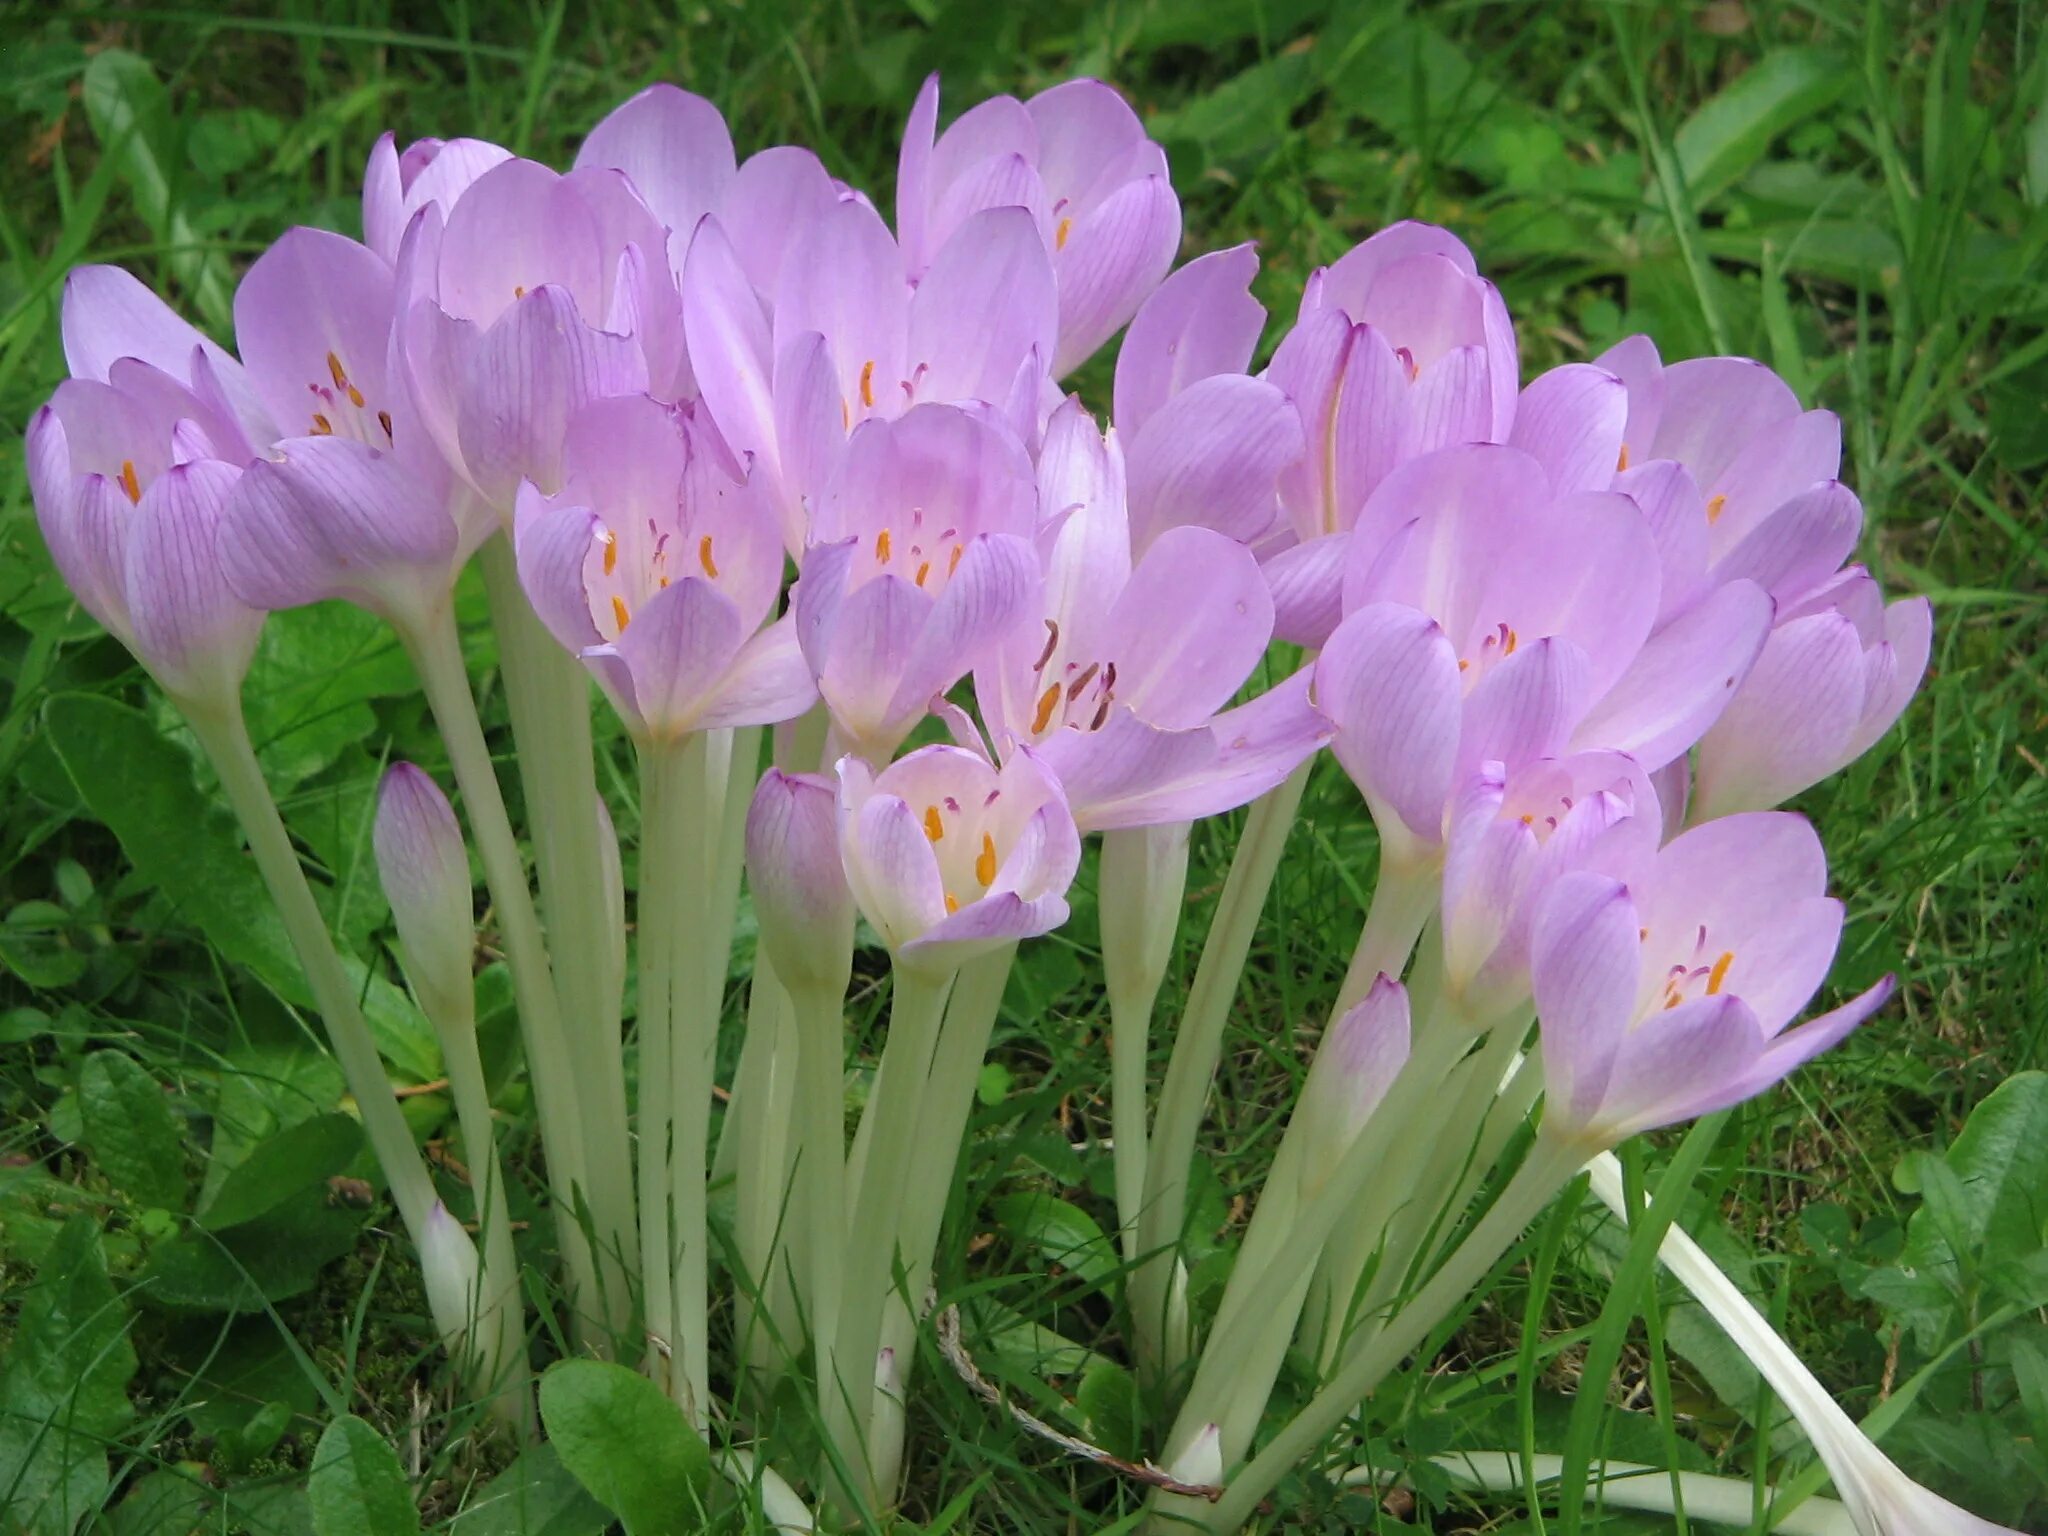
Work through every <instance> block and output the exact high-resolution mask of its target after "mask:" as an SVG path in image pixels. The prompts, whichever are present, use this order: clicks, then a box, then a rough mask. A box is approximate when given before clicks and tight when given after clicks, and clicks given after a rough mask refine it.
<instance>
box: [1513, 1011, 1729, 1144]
mask: <svg viewBox="0 0 2048 1536" xmlns="http://www.w3.org/2000/svg"><path fill="white" fill-rule="evenodd" d="M1763 1048H1764V1032H1763V1030H1762V1028H1761V1027H1759V1025H1758V1024H1757V1020H1756V1015H1755V1014H1753V1013H1752V1012H1750V1010H1749V1007H1748V1005H1747V1004H1745V1003H1744V1002H1743V1000H1742V999H1741V998H1739V997H1734V996H1727V995H1724V996H1721V997H1701V998H1695V999H1694V1000H1693V1001H1691V1002H1689V1003H1681V1004H1679V1005H1678V1006H1677V1007H1676V1008H1673V1009H1671V1010H1670V1011H1669V1012H1667V1013H1661V1014H1658V1015H1656V1016H1655V1017H1653V1018H1650V1019H1646V1020H1645V1021H1644V1022H1643V1023H1642V1024H1641V1025H1639V1026H1638V1027H1637V1028H1636V1029H1634V1030H1632V1031H1630V1032H1629V1034H1628V1035H1627V1036H1626V1037H1625V1038H1624V1039H1623V1041H1622V1043H1621V1049H1620V1051H1619V1052H1617V1053H1616V1056H1615V1060H1614V1071H1613V1073H1612V1074H1611V1075H1610V1076H1609V1077H1608V1080H1607V1088H1606V1092H1605V1094H1604V1095H1603V1097H1602V1101H1601V1104H1600V1109H1599V1112H1598V1113H1597V1115H1596V1116H1595V1117H1594V1120H1595V1127H1594V1128H1595V1130H1596V1131H1598V1132H1601V1133H1603V1134H1601V1136H1600V1139H1601V1140H1602V1141H1603V1142H1607V1143H1609V1144H1613V1143H1617V1142H1620V1141H1624V1140H1626V1139H1627V1138H1628V1137H1630V1136H1633V1135H1635V1134H1636V1133H1637V1132H1639V1131H1647V1130H1653V1129H1655V1128H1656V1127H1658V1126H1663V1125H1675V1124H1676V1123H1678V1122H1679V1121H1681V1120H1690V1119H1692V1118H1694V1117H1695V1116H1698V1115H1704V1114H1708V1113H1711V1112H1712V1111H1713V1110H1716V1109H1722V1108H1725V1107H1726V1106H1727V1105H1729V1104H1732V1103H1734V1102H1736V1098H1743V1097H1747V1095H1745V1094H1740V1093H1736V1097H1735V1098H1731V1097H1730V1096H1729V1095H1730V1094H1731V1093H1735V1090H1736V1085H1737V1084H1739V1083H1741V1082H1743V1081H1744V1080H1745V1078H1746V1077H1747V1076H1748V1075H1749V1074H1750V1073H1751V1072H1752V1071H1753V1069H1754V1067H1755V1065H1756V1062H1757V1059H1758V1058H1759V1057H1760V1056H1761V1055H1762V1054H1763ZM1544 1060H1545V1063H1546V1065H1547V1064H1548V1061H1549V1042H1548V1041H1547V1040H1546V1041H1545V1043H1544Z"/></svg>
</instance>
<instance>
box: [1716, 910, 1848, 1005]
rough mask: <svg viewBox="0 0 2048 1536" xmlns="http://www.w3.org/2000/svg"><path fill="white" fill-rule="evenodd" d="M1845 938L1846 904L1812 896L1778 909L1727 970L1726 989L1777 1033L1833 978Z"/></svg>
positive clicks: (1724, 984)
mask: <svg viewBox="0 0 2048 1536" xmlns="http://www.w3.org/2000/svg"><path fill="white" fill-rule="evenodd" d="M1841 940H1842V904H1841V903H1840V902H1839V901H1836V900H1835V899H1834V898H1833V897H1831V896H1809V897H1806V898H1805V899H1804V900H1801V901H1794V902H1791V903H1789V904H1787V905H1785V906H1782V907H1780V908H1778V909H1777V911H1776V913H1775V914H1774V915H1773V919H1772V921H1771V922H1769V923H1768V924H1764V925H1762V926H1760V927H1758V928H1757V929H1756V930H1755V931H1754V933H1753V934H1752V935H1751V936H1750V937H1749V938H1748V941H1747V942H1746V943H1744V944H1743V946H1742V947H1741V948H1740V949H1739V950H1736V951H1735V952H1734V954H1735V959H1734V960H1733V961H1732V962H1731V963H1730V964H1729V967H1728V969H1727V971H1726V972H1724V973H1723V975H1724V979H1723V982H1722V987H1723V990H1725V991H1728V992H1733V993H1734V994H1735V995H1736V996H1738V997H1740V998H1741V999H1742V1000H1743V1001H1744V1002H1745V1003H1747V1004H1748V1005H1749V1007H1750V1011H1751V1012H1753V1013H1754V1014H1755V1015H1756V1016H1757V1021H1758V1023H1759V1024H1760V1025H1761V1026H1762V1029H1763V1032H1764V1033H1765V1034H1766V1035H1775V1034H1777V1033H1778V1031H1780V1030H1781V1029H1783V1028H1784V1027H1785V1026H1786V1025H1787V1024H1789V1023H1791V1022H1792V1020H1793V1018H1794V1017H1796V1016H1797V1015H1798V1013H1799V1010H1800V1009H1802V1008H1804V1007H1805V1006H1806V1005H1807V1004H1808V1003H1809V1002H1811V1001H1813V995H1814V994H1815V993H1816V992H1818V991H1819V990H1820V985H1821V983H1822V982H1824V981H1826V980H1827V977H1828V968H1829V967H1830V966H1832V965H1833V964H1834V963H1835V950H1836V949H1837V948H1838V947H1839V945H1840V944H1841Z"/></svg>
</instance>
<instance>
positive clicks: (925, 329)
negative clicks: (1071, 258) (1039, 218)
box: [889, 208, 1061, 404]
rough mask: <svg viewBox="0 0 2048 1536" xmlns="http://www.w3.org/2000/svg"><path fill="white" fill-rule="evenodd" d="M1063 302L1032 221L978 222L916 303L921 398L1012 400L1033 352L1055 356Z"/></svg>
mask: <svg viewBox="0 0 2048 1536" xmlns="http://www.w3.org/2000/svg"><path fill="white" fill-rule="evenodd" d="M1060 303H1061V296H1060V292H1059V289H1058V288H1057V286H1056V284H1055V283H1054V280H1053V267H1052V263H1051V262H1050V261H1048V260H1047V258H1046V254H1045V243H1044V241H1043V240H1041V239H1040V238H1039V234H1038V228H1037V225H1036V224H1035V223H1034V222H1033V221H1032V219H1031V216H1030V214H1029V213H1027V212H1026V211H1024V210H1023V209H1020V208H990V209H986V210H984V211H983V212H980V213H976V214H974V215H972V216H971V217H969V218H968V219H966V220H965V221H964V222H963V223H962V224H961V225H960V227H959V228H958V229H956V230H955V231H954V232H953V234H952V235H951V236H950V237H949V238H948V239H947V241H946V243H945V244H944V245H942V246H941V247H940V248H939V250H938V253H937V255H935V256H934V257H933V258H932V264H931V268H930V270H929V271H927V272H926V273H925V275H924V279H923V281H921V282H920V283H919V284H918V286H917V293H916V295H915V297H913V298H912V299H911V301H910V337H909V347H910V351H909V356H910V358H911V359H913V360H914V362H915V363H916V364H917V365H918V367H919V369H920V372H921V377H919V378H917V379H915V380H913V381H912V382H913V383H914V385H915V390H916V394H917V397H918V398H919V399H923V400H941V401H946V400H986V401H988V402H990V403H991V404H995V403H999V402H1000V401H1002V400H1004V399H1006V398H1008V395H1009V390H1010V385H1011V383H1012V381H1013V380H1014V379H1015V378H1016V375H1017V365H1018V364H1019V363H1020V362H1021V361H1023V359H1024V358H1025V357H1026V356H1028V355H1029V354H1030V353H1031V352H1032V351H1033V350H1034V349H1035V350H1036V351H1037V353H1038V355H1039V356H1040V357H1042V358H1043V357H1049V356H1051V355H1052V346H1053V338H1054V336H1055V335H1056V334H1057V332H1058V328H1059V314H1060ZM889 382H890V384H891V387H894V384H895V381H894V380H890V381H889Z"/></svg>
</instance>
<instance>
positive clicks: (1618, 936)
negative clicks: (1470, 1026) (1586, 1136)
mask: <svg viewBox="0 0 2048 1536" xmlns="http://www.w3.org/2000/svg"><path fill="white" fill-rule="evenodd" d="M1638 926H1639V925H1638V922H1637V918H1636V909H1635V903H1634V902H1633V901H1631V900H1630V899H1629V891H1628V887H1627V886H1625V885H1623V884H1622V883H1621V882H1620V881H1618V880H1611V879H1609V878H1608V877H1607V876H1605V875H1599V874H1593V873H1591V872H1584V873H1579V874H1571V875H1566V876H1565V877H1564V878H1563V879H1562V880H1560V881H1558V882H1557V884H1556V885H1554V886H1552V887H1551V888H1550V891H1549V893H1548V894H1547V895H1545V896H1544V897H1543V899H1542V901H1541V902H1540V903H1539V904H1538V906H1537V909H1536V917H1535V921H1534V923H1533V924H1532V925H1531V928H1530V934H1529V975H1530V981H1531V985H1532V987H1533V989H1534V992H1535V996H1536V1018H1537V1022H1538V1025H1539V1027H1540V1028H1541V1030H1542V1040H1543V1071H1544V1078H1545V1082H1546V1084H1547V1093H1546V1107H1545V1110H1544V1114H1545V1117H1546V1119H1547V1120H1550V1121H1555V1122H1558V1123H1561V1124H1563V1125H1564V1126H1566V1127H1567V1128H1572V1129H1576V1128H1579V1127H1583V1126H1586V1125H1588V1124H1589V1123H1592V1122H1593V1121H1595V1120H1596V1119H1597V1118H1599V1117H1600V1116H1601V1115H1602V1113H1603V1101H1604V1099H1605V1097H1606V1095H1607V1087H1608V1083H1609V1080H1610V1079H1611V1078H1612V1077H1613V1075H1614V1072H1615V1067H1616V1058H1617V1057H1618V1056H1619V1055H1620V1053H1621V1051H1622V1048H1623V1044H1624V1042H1625V1041H1626V1039H1627V1036H1628V1032H1629V1024H1630V1021H1631V1020H1632V1019H1633V1018H1634V1016H1635V1001H1636V990H1637V987H1636V983H1637V978H1638V976H1639V974H1640V971H1641V967H1642V954H1641V945H1640V941H1639V940H1638V939H1637V936H1636V935H1637V928H1638Z"/></svg>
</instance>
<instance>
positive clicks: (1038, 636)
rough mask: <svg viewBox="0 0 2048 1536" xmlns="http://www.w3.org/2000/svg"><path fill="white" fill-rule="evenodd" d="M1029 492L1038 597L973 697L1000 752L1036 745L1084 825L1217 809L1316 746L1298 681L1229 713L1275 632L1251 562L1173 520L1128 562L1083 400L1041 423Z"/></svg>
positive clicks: (1315, 726) (1120, 513)
mask: <svg viewBox="0 0 2048 1536" xmlns="http://www.w3.org/2000/svg"><path fill="white" fill-rule="evenodd" d="M1039 496H1040V507H1041V531H1040V533H1039V535H1038V540H1039V544H1040V546H1041V548H1042V549H1043V550H1044V551H1045V554H1044V560H1045V573H1046V575H1045V585H1044V601H1043V603H1042V604H1041V605H1040V612H1039V613H1038V614H1036V615H1033V616H1032V617H1031V618H1028V619H1027V620H1026V621H1024V622H1022V623H1020V624H1017V625H1014V626H1012V627H1011V629H1010V630H1009V631H1008V632H1007V633H1005V634H1004V635H1003V636H1002V637H1001V638H1000V639H999V640H998V641H997V643H995V644H994V645H993V646H991V647H990V648H989V649H988V650H987V652H986V654H985V657H984V660H983V661H982V663H981V665H980V666H978V667H977V668H976V670H975V694H976V697H977V699H978V700H979V702H980V704H981V713H982V719H983V721H984V722H985V723H986V725H987V727H988V730H989V733H990V735H991V737H992V738H993V740H994V741H995V743H996V746H997V750H998V752H999V753H1001V754H1002V755H1004V756H1008V755H1009V754H1011V753H1012V752H1014V751H1015V750H1016V749H1017V748H1019V747H1020V746H1029V747H1031V748H1032V749H1033V750H1034V751H1035V752H1036V753H1037V754H1038V756H1039V758H1040V759H1041V760H1042V761H1044V762H1045V763H1046V764H1047V766H1049V767H1050V768H1051V769H1052V770H1053V772H1054V773H1056V774H1057V775H1058V776H1059V778H1060V782H1061V784H1062V785H1063V786H1064V787H1065V789H1066V792H1067V800H1068V804H1069V805H1070V806H1071V807H1072V810H1073V813H1074V819H1075V821H1076V822H1077V823H1078V824H1079V825H1080V827H1081V829H1082V830H1083V831H1097V830H1103V829H1107V828H1112V827H1135V826H1147V825H1153V824H1156V823H1159V822H1167V821H1192V820H1195V819H1197V818H1199V817H1202V816H1210V815H1215V814H1216V813H1218V812H1220V811H1225V810H1229V809H1231V808H1232V807H1234V806H1238V805H1242V804H1243V803H1244V802H1246V801H1247V800H1250V799H1252V798H1253V797H1255V796H1256V795H1258V794H1260V793H1262V792H1263V791H1265V790H1267V789H1270V788H1271V787H1272V786H1273V785H1274V784H1277V783H1278V782H1279V781H1280V780H1281V779H1283V778H1285V777H1286V776H1287V774H1288V773H1289V772H1290V771H1291V770H1292V769H1293V768H1294V767H1295V765H1296V764H1298V763H1299V762H1300V761H1301V760H1302V759H1303V758H1305V757H1307V756H1308V755H1309V754H1310V753H1311V752H1313V751H1314V750H1315V749H1316V748H1317V747H1318V746H1319V745H1320V744H1321V743H1322V742H1323V740H1325V739H1326V738H1327V736H1328V731H1329V728H1328V726H1327V724H1326V723H1325V722H1324V721H1323V720H1322V718H1321V717H1320V716H1319V715H1318V714H1317V712H1316V711H1315V710H1314V708H1313V707H1311V706H1310V704H1309V702H1308V689H1307V683H1308V678H1307V676H1306V675H1305V674H1304V675H1302V676H1300V677H1298V678H1296V679H1294V680H1292V681H1290V682H1288V683H1285V684H1282V685H1281V686H1280V687H1279V688H1276V689H1275V690H1273V691H1272V693H1270V694H1267V695H1264V696H1262V697H1261V698H1259V699H1257V700H1254V701H1253V702H1252V703H1249V704H1246V705H1244V706H1242V707H1240V708H1238V709H1234V710H1227V709H1225V706H1226V705H1227V704H1228V703H1229V702H1230V700H1231V699H1232V698H1233V697H1235V696H1236V695H1237V693H1238V691H1239V690H1240V689H1241V688H1242V687H1243V686H1244V683H1245V681H1246V680H1247V679H1248V678H1249V677H1250V676H1251V674H1252V671H1253V670H1254V668H1256V667H1257V666H1258V664H1259V662H1260V660H1261V659H1262V658H1263V657H1264V655H1265V653H1266V648H1267V644H1268V642H1269V641H1270V639H1271V636H1272V629H1273V603H1272V598H1271V597H1270V595H1269V594H1268V593H1267V590H1266V584H1265V580H1264V578H1263V577H1262V576H1261V574H1260V572H1259V566H1258V562H1257V561H1256V560H1255V559H1254V558H1253V557H1252V554H1251V552H1250V551H1249V550H1248V549H1246V548H1245V547H1244V546H1243V545H1242V544H1239V543H1237V542H1236V541H1234V540H1232V539H1229V538H1227V537H1225V536H1224V535H1222V534H1220V533H1216V532H1214V531H1212V530H1210V529H1207V528H1196V527H1181V528H1171V529H1168V530H1167V531H1165V532H1164V533H1162V534H1161V535H1160V536H1159V537H1158V539H1157V540H1156V541H1155V542H1154V543H1153V544H1152V546H1151V547H1150V548H1149V549H1147V550H1146V551H1145V552H1144V554H1143V555H1142V556H1141V557H1139V558H1138V559H1137V560H1136V561H1135V563H1134V562H1133V558H1132V554H1133V551H1132V538H1131V531H1130V527H1129V523H1128V520H1127V516H1126V511H1125V505H1124V479H1123V461H1122V455H1121V452H1120V450H1119V448H1118V445H1117V441H1116V437H1115V435H1114V434H1110V435H1108V436H1107V437H1105V435H1104V434H1103V433H1102V432H1101V431H1100V430H1099V429H1098V428H1097V427H1096V426H1095V424H1094V423H1093V422H1092V421H1091V420H1089V418H1088V416H1087V413H1086V412H1085V411H1083V410H1082V409H1081V408H1080V404H1079V402H1078V401H1069V402H1068V403H1067V404H1066V405H1064V406H1062V407H1061V408H1060V410H1059V411H1058V412H1057V413H1056V414H1055V415H1054V417H1053V419H1052V422H1051V423H1050V424H1049V425H1048V427H1047V431H1046V445H1045V448H1044V450H1043V451H1042V452H1041V454H1040V457H1039Z"/></svg>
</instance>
